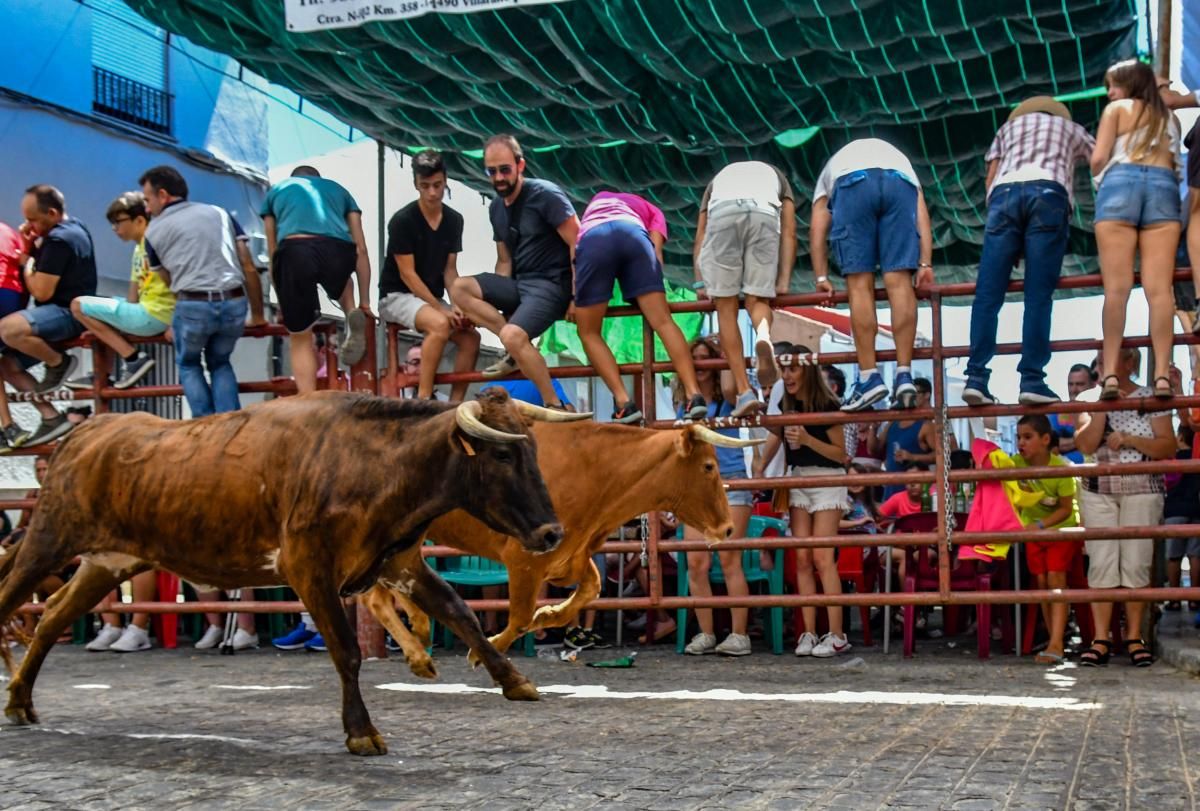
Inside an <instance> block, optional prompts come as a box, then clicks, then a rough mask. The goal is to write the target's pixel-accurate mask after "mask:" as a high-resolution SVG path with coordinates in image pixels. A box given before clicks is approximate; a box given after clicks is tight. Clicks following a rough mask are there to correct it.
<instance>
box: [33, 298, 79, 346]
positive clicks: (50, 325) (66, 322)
mask: <svg viewBox="0 0 1200 811" xmlns="http://www.w3.org/2000/svg"><path fill="white" fill-rule="evenodd" d="M21 315H23V316H24V317H25V320H26V321H28V322H29V328H30V329H31V330H33V334H34V335H36V336H37V337H39V338H41V339H42V340H43V341H45V342H46V343H50V344H53V343H58V342H59V341H71V340H74V339H75V338H78V337H79V336H80V335H82V334H83V324H80V323H79V322H78V321H76V320H75V316H74V315H72V314H71V308H70V307H63V306H61V305H59V304H39V305H37V306H36V307H30V308H29V309H28V310H21Z"/></svg>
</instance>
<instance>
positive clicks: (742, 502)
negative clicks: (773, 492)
mask: <svg viewBox="0 0 1200 811" xmlns="http://www.w3.org/2000/svg"><path fill="white" fill-rule="evenodd" d="M744 478H746V477H745V476H726V475H724V474H722V476H721V479H722V481H726V482H732V481H737V480H738V479H744ZM725 497H726V498H728V499H729V506H730V507H753V506H754V491H753V490H726V491H725Z"/></svg>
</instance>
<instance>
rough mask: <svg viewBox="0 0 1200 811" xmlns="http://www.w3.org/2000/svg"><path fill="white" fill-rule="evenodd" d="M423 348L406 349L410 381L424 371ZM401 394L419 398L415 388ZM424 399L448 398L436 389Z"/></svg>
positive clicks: (406, 387) (419, 346)
mask: <svg viewBox="0 0 1200 811" xmlns="http://www.w3.org/2000/svg"><path fill="white" fill-rule="evenodd" d="M424 347H425V345H424V344H413V345H412V346H410V347H409V348H408V351H407V352H406V353H404V374H406V375H408V377H409V378H410V379H413V380H416V379H418V378H420V376H421V372H422V371H424V368H425V364H424V357H425V349H424ZM457 387H458V385H457V384H455V388H457ZM534 391H535V392H536V391H537V389H536V388H535V389H534ZM401 394H402V396H404V397H419V396H420V395H419V393H418V389H417V387H416V386H405V387H404V389H403V391H402V392H401ZM425 399H429V400H443V401H444V400H446V399H448V398H447V397H446V395H445V393H444V392H440V391H438V390H437V389H434V390H433V394H431V395H429V397H427V398H425Z"/></svg>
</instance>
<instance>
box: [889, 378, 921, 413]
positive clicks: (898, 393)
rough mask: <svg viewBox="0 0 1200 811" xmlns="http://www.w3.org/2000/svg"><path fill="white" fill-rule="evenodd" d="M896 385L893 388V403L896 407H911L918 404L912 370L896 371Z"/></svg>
mask: <svg viewBox="0 0 1200 811" xmlns="http://www.w3.org/2000/svg"><path fill="white" fill-rule="evenodd" d="M895 383H896V387H895V388H894V389H892V403H893V404H895V406H896V408H903V409H909V408H912V407H913V406H915V405H916V404H917V387H916V386H915V385H913V378H912V373H911V372H897V373H896V381H895Z"/></svg>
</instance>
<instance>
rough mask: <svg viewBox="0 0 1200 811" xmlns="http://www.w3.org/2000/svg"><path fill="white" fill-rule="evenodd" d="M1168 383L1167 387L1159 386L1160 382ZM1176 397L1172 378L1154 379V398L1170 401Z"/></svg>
mask: <svg viewBox="0 0 1200 811" xmlns="http://www.w3.org/2000/svg"><path fill="white" fill-rule="evenodd" d="M1164 381H1165V382H1166V384H1167V385H1166V387H1163V386H1160V385H1158V384H1159V383H1160V382H1164ZM1174 396H1175V392H1173V391H1172V390H1171V378H1169V377H1156V378H1154V397H1155V399H1158V400H1170V399H1171V398H1172V397H1174Z"/></svg>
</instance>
